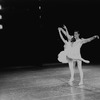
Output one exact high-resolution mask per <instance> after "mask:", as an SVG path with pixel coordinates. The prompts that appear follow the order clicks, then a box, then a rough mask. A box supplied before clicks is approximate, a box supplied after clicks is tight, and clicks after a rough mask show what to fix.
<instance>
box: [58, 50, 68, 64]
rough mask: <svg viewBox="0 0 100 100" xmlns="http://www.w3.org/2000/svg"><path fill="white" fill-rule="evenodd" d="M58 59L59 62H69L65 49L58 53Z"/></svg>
mask: <svg viewBox="0 0 100 100" xmlns="http://www.w3.org/2000/svg"><path fill="white" fill-rule="evenodd" d="M58 61H59V62H62V63H68V60H67V58H66V53H65V51H61V52H60V53H59V54H58Z"/></svg>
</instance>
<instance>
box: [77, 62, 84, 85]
mask: <svg viewBox="0 0 100 100" xmlns="http://www.w3.org/2000/svg"><path fill="white" fill-rule="evenodd" d="M77 65H78V69H79V73H80V82H79V85H82V84H83V71H82V61H80V60H78V61H77Z"/></svg>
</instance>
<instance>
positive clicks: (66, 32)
mask: <svg viewBox="0 0 100 100" xmlns="http://www.w3.org/2000/svg"><path fill="white" fill-rule="evenodd" d="M63 28H64V29H65V30H66V31H65V32H64V34H65V36H66V37H67V38H68V40H71V39H72V37H73V36H71V35H69V32H68V30H67V27H66V26H65V25H63Z"/></svg>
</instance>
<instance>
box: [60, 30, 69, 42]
mask: <svg viewBox="0 0 100 100" xmlns="http://www.w3.org/2000/svg"><path fill="white" fill-rule="evenodd" d="M58 31H59V35H60V38H61V39H62V41H63V42H64V43H67V40H65V39H64V38H63V36H62V34H61V31H63V33H64V32H65V31H64V30H63V29H62V28H58Z"/></svg>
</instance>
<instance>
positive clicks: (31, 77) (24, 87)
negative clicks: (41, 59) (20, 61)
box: [0, 65, 100, 100]
mask: <svg viewBox="0 0 100 100" xmlns="http://www.w3.org/2000/svg"><path fill="white" fill-rule="evenodd" d="M83 72H84V86H80V87H79V86H78V83H79V79H80V78H79V73H78V69H77V68H76V70H75V81H74V86H72V87H71V86H69V85H68V84H67V82H68V80H69V78H70V71H69V68H68V67H60V68H49V69H44V70H40V71H33V70H31V71H18V72H13V73H6V74H2V75H1V76H0V100H100V66H99V65H98V66H96V65H89V66H83Z"/></svg>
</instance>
